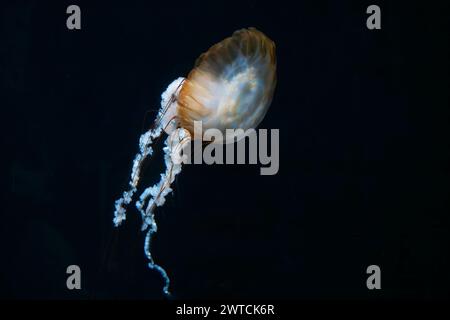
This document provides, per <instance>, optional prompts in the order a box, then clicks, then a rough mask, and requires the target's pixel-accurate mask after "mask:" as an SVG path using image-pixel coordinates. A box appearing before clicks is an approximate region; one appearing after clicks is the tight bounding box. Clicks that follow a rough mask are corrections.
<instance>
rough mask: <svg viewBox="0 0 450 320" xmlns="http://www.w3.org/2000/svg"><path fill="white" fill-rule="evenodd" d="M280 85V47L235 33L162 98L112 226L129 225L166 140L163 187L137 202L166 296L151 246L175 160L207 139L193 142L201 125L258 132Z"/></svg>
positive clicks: (176, 168) (252, 34) (251, 31)
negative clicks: (130, 210)
mask: <svg viewBox="0 0 450 320" xmlns="http://www.w3.org/2000/svg"><path fill="white" fill-rule="evenodd" d="M275 85H276V56H275V43H274V42H273V41H272V40H270V39H269V38H268V37H267V36H266V35H265V34H263V33H262V32H260V31H258V30H257V29H255V28H248V29H241V30H238V31H235V32H234V33H233V34H232V36H230V37H228V38H226V39H224V40H222V41H221V42H219V43H217V44H215V45H213V46H212V47H211V48H209V50H208V51H206V52H205V53H203V54H201V55H200V57H199V58H198V59H197V61H196V62H195V66H194V68H193V69H192V70H191V72H190V73H189V74H188V76H187V77H186V78H184V77H179V78H177V79H176V80H174V81H173V82H172V83H171V84H170V85H169V86H168V87H167V89H166V90H165V91H164V92H163V93H162V95H161V107H160V109H159V112H158V114H157V116H156V119H155V122H154V125H153V126H152V128H151V129H150V130H148V131H147V132H145V133H144V134H142V135H141V137H140V139H139V152H138V153H137V154H136V156H135V158H134V161H133V165H132V169H131V177H130V181H129V188H128V190H126V191H124V192H123V194H122V197H121V198H119V199H118V200H116V202H115V211H114V219H113V222H114V225H115V226H116V227H117V226H119V225H120V224H121V223H122V222H123V221H124V220H125V219H126V207H127V205H129V204H130V203H131V202H132V198H133V195H134V194H135V193H136V192H137V187H138V183H139V180H140V177H141V170H142V165H143V163H144V160H146V159H147V158H148V157H150V156H151V155H152V154H153V147H152V145H153V142H154V141H155V140H156V139H158V138H159V137H160V136H162V135H167V137H166V139H165V142H164V147H163V152H164V162H165V170H164V172H163V173H161V176H160V180H159V182H157V183H156V184H154V185H153V186H150V187H148V188H146V189H144V191H143V192H142V194H141V195H140V196H139V199H138V200H137V201H136V208H137V209H138V211H139V213H140V215H141V218H142V231H146V236H145V242H144V252H145V255H146V257H147V259H148V267H149V268H150V269H154V270H156V271H158V272H159V273H160V274H161V276H162V278H163V280H164V282H165V284H164V287H163V292H164V294H166V295H170V292H169V285H170V280H169V277H168V275H167V272H166V271H165V270H164V269H163V268H162V267H161V266H159V265H158V264H156V263H155V261H154V259H153V257H152V254H151V248H150V242H151V238H152V235H153V234H154V233H155V232H156V231H157V224H156V220H155V214H154V213H155V209H156V207H161V206H162V205H164V203H165V199H166V196H167V195H168V194H170V193H171V192H172V183H173V182H174V180H175V177H176V176H177V175H178V174H179V173H180V172H181V169H182V164H183V163H182V162H180V161H175V160H177V159H175V157H176V155H179V154H180V150H182V149H183V148H185V147H186V146H188V145H189V143H190V142H191V141H193V139H202V137H203V136H202V135H200V137H197V136H194V122H196V121H201V123H202V129H203V130H206V129H209V128H215V129H218V130H220V132H222V133H223V134H224V136H225V137H227V134H228V135H229V134H230V133H229V130H228V131H227V130H226V129H243V130H247V129H253V128H256V127H257V126H258V124H259V123H260V122H261V121H262V119H263V118H264V116H265V114H266V112H267V110H268V108H269V106H270V104H271V102H272V97H273V93H274V90H275ZM227 141H228V140H227ZM220 142H221V141H214V143H220ZM222 142H223V141H222Z"/></svg>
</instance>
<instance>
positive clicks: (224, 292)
mask: <svg viewBox="0 0 450 320" xmlns="http://www.w3.org/2000/svg"><path fill="white" fill-rule="evenodd" d="M69 4H72V2H66V1H58V2H56V1H55V2H48V1H6V2H2V6H1V7H2V9H1V11H0V12H1V18H0V19H1V29H0V41H1V44H0V57H1V60H0V62H1V65H0V75H1V91H0V106H1V108H0V110H1V113H2V116H1V120H2V126H1V128H2V131H3V132H2V142H3V144H4V146H3V147H2V151H3V152H2V158H3V159H2V160H3V161H2V162H3V165H2V166H1V167H0V168H1V172H2V189H3V191H2V193H1V218H0V219H1V220H0V252H1V255H0V297H2V298H14V299H22V298H64V299H70V298H89V299H95V298H161V296H162V294H161V288H162V285H163V283H162V280H161V278H160V277H159V275H158V274H157V273H155V272H153V271H150V270H148V269H147V268H146V260H145V257H144V253H143V237H144V234H143V233H141V232H140V223H141V221H140V217H139V216H138V214H137V211H136V210H135V209H134V208H132V207H131V208H130V211H129V215H128V220H127V221H126V223H125V224H124V226H122V227H121V228H119V229H114V228H113V225H112V214H113V203H114V200H115V199H116V198H117V197H118V196H119V195H120V193H121V192H122V191H123V189H124V188H125V187H126V184H127V179H128V175H129V170H130V166H131V160H132V158H133V156H134V154H135V152H136V151H137V142H138V137H139V135H140V134H141V133H142V132H143V130H144V129H145V128H148V127H149V126H150V125H151V123H152V120H153V117H154V111H155V110H157V109H158V107H159V99H160V94H161V92H162V91H164V89H165V88H166V86H167V85H168V84H169V83H170V82H171V81H172V80H174V79H175V78H177V77H178V76H185V75H186V74H187V73H188V72H189V71H190V69H191V68H192V66H193V63H194V61H195V59H196V58H197V56H198V55H199V54H200V53H201V52H204V51H205V50H207V49H208V47H209V46H211V45H212V44H214V43H216V42H218V41H220V40H221V39H223V38H225V37H227V36H229V35H230V34H231V33H232V32H233V31H234V30H237V29H240V28H243V27H249V26H254V27H257V28H258V29H260V30H261V31H263V32H264V33H266V34H267V35H268V36H269V37H270V38H271V39H273V40H274V41H275V42H276V45H277V57H278V85H277V88H276V91H275V95H274V100H273V103H272V106H271V108H270V109H269V111H268V113H267V116H266V117H265V119H264V121H263V122H262V124H261V126H260V127H261V128H268V129H270V128H279V129H280V170H279V172H278V174H277V175H274V176H261V175H259V166H258V165H229V166H220V165H216V166H207V165H197V166H186V167H185V168H184V170H183V172H182V173H181V175H180V176H179V177H178V179H177V181H176V185H175V194H174V195H172V196H170V197H168V201H167V203H166V205H165V206H164V207H163V208H161V209H159V210H158V211H157V219H158V223H159V230H158V233H157V235H156V237H155V238H154V242H153V254H154V256H155V259H156V260H157V262H158V263H160V264H161V265H163V266H164V267H165V268H166V270H167V272H168V273H169V275H170V277H171V280H172V286H171V289H172V291H173V293H174V296H175V298H218V297H224V298H230V297H231V298H319V299H321V298H327V299H341V298H367V299H378V298H420V299H422V298H443V297H448V295H449V284H450V282H449V273H448V270H449V268H450V265H449V247H448V243H450V242H449V217H448V199H449V197H448V192H449V177H448V169H446V166H447V165H448V161H449V152H448V140H447V137H448V132H447V131H448V120H449V117H448V116H449V113H448V87H449V84H448V38H447V37H448V35H447V34H446V31H445V30H447V29H446V26H447V23H448V21H447V20H448V19H447V18H446V16H445V15H446V11H445V10H443V9H441V8H438V7H433V6H432V5H431V4H430V5H426V4H424V3H423V2H420V3H418V4H414V3H413V2H408V4H407V5H404V4H400V3H397V2H396V4H393V3H392V2H391V3H381V4H379V5H380V7H381V10H382V29H381V30H376V31H369V30H368V29H367V28H366V26H365V24H366V18H367V14H366V13H365V11H366V8H367V6H368V5H369V4H372V3H369V2H366V1H361V2H359V3H358V4H356V3H352V2H348V1H321V2H320V3H318V1H300V3H299V4H297V5H293V4H288V3H281V2H279V1H276V2H272V3H271V4H268V5H266V4H263V3H260V1H240V2H239V4H238V5H237V4H231V3H223V4H218V3H216V2H211V3H210V4H209V5H200V4H196V3H190V2H187V1H185V2H183V3H182V4H177V5H176V4H174V3H173V2H172V1H158V3H151V2H149V1H141V2H139V3H135V4H130V3H129V2H128V1H116V2H115V3H114V4H112V3H111V2H106V1H105V2H103V3H100V2H97V3H96V4H93V3H92V2H91V1H89V2H88V1H85V2H77V4H78V5H79V6H80V7H81V12H82V28H81V30H79V31H69V30H67V28H66V18H67V14H66V13H65V11H66V8H67V6H68V5H69ZM447 27H448V26H447ZM161 170H162V162H161V155H160V156H159V157H156V158H155V159H154V160H152V162H150V163H148V164H147V165H146V176H145V178H144V179H143V180H142V181H143V185H150V184H153V183H154V182H155V179H157V178H158V175H159V173H160V172H161ZM72 264H76V265H79V266H80V268H81V270H82V289H81V290H79V291H76V290H74V291H70V290H68V289H67V288H66V278H67V274H66V268H67V266H68V265H72ZM372 264H376V265H379V266H380V268H381V272H382V273H381V283H382V289H381V290H379V291H369V290H368V289H367V287H366V278H367V274H366V268H367V266H369V265H372Z"/></svg>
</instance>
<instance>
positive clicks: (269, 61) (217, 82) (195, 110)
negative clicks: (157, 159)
mask: <svg viewBox="0 0 450 320" xmlns="http://www.w3.org/2000/svg"><path fill="white" fill-rule="evenodd" d="M180 82H182V83H180ZM180 84H181V86H180ZM275 85H276V58H275V44H274V42H273V41H272V40H270V39H269V38H268V37H267V36H265V35H264V34H263V33H262V32H260V31H258V30H256V29H255V28H249V29H242V30H238V31H236V32H235V33H234V34H233V35H232V36H231V37H229V38H226V39H225V40H223V41H221V42H219V43H217V44H215V45H213V46H212V47H211V48H210V49H209V50H208V51H207V52H205V53H203V54H202V55H201V56H200V57H199V58H198V59H197V61H196V63H195V67H194V69H192V71H191V72H190V73H189V75H188V76H187V78H186V79H184V81H180V78H179V79H177V80H175V81H174V82H172V83H171V84H170V85H169V87H168V89H167V91H166V92H165V93H168V91H170V92H171V93H172V94H174V96H175V97H176V99H175V101H173V103H172V104H170V106H169V107H168V109H167V115H165V118H164V120H165V121H163V125H167V121H170V119H173V116H176V121H173V122H172V124H171V125H169V130H166V132H168V133H169V132H171V131H173V130H174V127H176V126H179V127H182V128H185V129H187V130H188V131H189V132H190V134H191V135H192V136H194V121H201V122H202V128H203V129H204V130H206V129H210V128H215V129H218V130H220V131H221V132H222V133H223V136H224V137H227V134H230V133H227V132H226V129H243V130H247V129H249V128H256V127H257V126H258V125H259V123H260V122H261V120H262V119H263V118H264V116H265V114H266V112H267V109H268V108H269V106H270V103H271V101H272V96H273V92H274V89H275ZM175 122H176V124H175ZM195 138H198V137H195ZM216 142H217V141H216Z"/></svg>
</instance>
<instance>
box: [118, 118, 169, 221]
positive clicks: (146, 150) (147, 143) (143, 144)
mask: <svg viewBox="0 0 450 320" xmlns="http://www.w3.org/2000/svg"><path fill="white" fill-rule="evenodd" d="M162 131H163V129H162V127H161V126H158V127H156V128H154V129H151V130H149V131H147V132H146V133H144V134H142V135H141V137H140V138H139V153H137V154H136V156H135V157H134V160H133V166H132V169H131V176H130V181H129V183H128V185H129V187H130V188H129V189H128V190H127V191H124V193H123V194H122V197H121V198H119V199H118V200H116V202H115V211H114V220H113V222H114V225H115V226H116V227H117V226H119V225H120V224H121V223H122V221H123V220H125V219H126V209H125V207H126V206H127V205H128V204H130V203H131V200H132V198H133V195H134V193H135V192H136V190H137V186H138V184H139V178H140V174H141V168H142V164H143V162H144V160H145V159H146V158H147V157H148V156H151V155H152V153H153V148H152V147H151V145H152V143H153V141H154V139H155V138H157V137H159V136H160V135H161V133H162Z"/></svg>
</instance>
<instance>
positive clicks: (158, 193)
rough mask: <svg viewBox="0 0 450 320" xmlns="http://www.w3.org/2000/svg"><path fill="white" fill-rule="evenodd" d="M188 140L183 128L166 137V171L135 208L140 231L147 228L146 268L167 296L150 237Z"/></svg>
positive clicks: (164, 273) (166, 279)
mask: <svg viewBox="0 0 450 320" xmlns="http://www.w3.org/2000/svg"><path fill="white" fill-rule="evenodd" d="M190 139H191V137H190V134H189V132H188V131H187V130H185V129H183V128H178V129H176V130H175V131H174V132H172V133H171V134H170V135H169V136H168V137H167V139H166V141H165V147H164V149H163V150H164V161H165V164H166V171H165V172H164V173H162V174H161V180H160V181H159V182H158V183H157V184H155V185H154V186H151V187H149V188H147V189H145V190H144V192H143V193H142V194H141V196H140V197H139V200H138V201H137V202H136V207H137V209H138V210H139V212H140V213H141V216H142V230H143V231H144V230H146V229H147V228H148V230H147V234H146V237H145V243H144V251H145V255H146V256H147V259H148V260H149V263H148V266H149V268H150V269H155V270H157V271H158V272H159V273H160V274H161V276H162V277H163V279H164V281H165V286H164V289H163V291H164V293H165V294H167V295H168V294H169V284H170V280H169V277H168V275H167V272H166V271H165V270H164V269H163V268H162V267H161V266H159V265H157V264H156V263H155V261H154V259H153V257H152V254H151V250H150V240H151V236H152V235H153V234H154V233H155V232H156V231H157V230H158V226H157V224H156V220H155V215H154V210H155V208H156V207H160V206H162V205H163V204H164V203H165V197H166V196H167V195H168V194H169V193H171V192H172V191H173V190H172V188H171V187H170V185H171V184H172V183H173V181H174V180H175V177H176V175H177V174H179V173H180V172H181V165H182V161H181V158H180V154H181V151H182V148H184V147H185V146H186V144H187V143H189V142H190ZM148 198H150V199H149V200H148V203H147V207H146V209H145V211H144V204H145V201H146V200H147V199H148Z"/></svg>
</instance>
